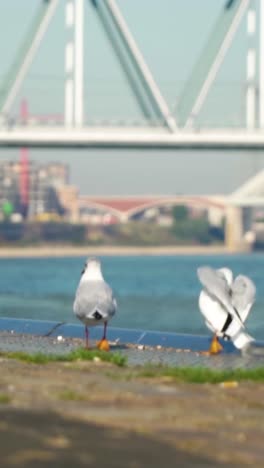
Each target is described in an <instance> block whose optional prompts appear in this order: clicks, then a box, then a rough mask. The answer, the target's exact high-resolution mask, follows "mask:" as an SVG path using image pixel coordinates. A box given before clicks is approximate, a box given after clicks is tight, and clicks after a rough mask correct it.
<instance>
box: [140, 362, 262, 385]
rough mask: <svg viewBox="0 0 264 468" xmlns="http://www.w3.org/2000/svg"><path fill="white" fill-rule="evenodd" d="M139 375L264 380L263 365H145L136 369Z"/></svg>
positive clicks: (187, 379) (205, 380) (195, 379)
mask: <svg viewBox="0 0 264 468" xmlns="http://www.w3.org/2000/svg"><path fill="white" fill-rule="evenodd" d="M137 375H138V376H139V377H152V378H154V377H172V378H174V379H175V380H177V381H179V382H191V383H220V382H226V381H238V382H240V381H243V380H244V381H245V380H251V381H254V382H264V367H258V368H254V369H223V370H215V369H209V368H206V367H163V366H145V367H143V368H142V370H139V371H138V374H137Z"/></svg>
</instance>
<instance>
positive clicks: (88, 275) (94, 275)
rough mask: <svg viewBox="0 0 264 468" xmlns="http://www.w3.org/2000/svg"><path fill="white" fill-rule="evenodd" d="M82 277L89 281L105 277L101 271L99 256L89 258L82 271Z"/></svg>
mask: <svg viewBox="0 0 264 468" xmlns="http://www.w3.org/2000/svg"><path fill="white" fill-rule="evenodd" d="M82 279H85V280H88V281H89V280H90V281H97V280H102V279H103V276H102V271H101V262H100V260H99V259H98V258H95V257H90V258H88V260H87V261H86V263H85V266H84V269H83V271H82Z"/></svg>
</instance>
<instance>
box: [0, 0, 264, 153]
mask: <svg viewBox="0 0 264 468" xmlns="http://www.w3.org/2000/svg"><path fill="white" fill-rule="evenodd" d="M60 1H62V0H39V10H38V11H37V13H36V16H35V18H34V21H33V23H32V24H31V26H30V30H29V31H28V34H27V36H26V37H25V40H24V42H23V44H22V45H21V50H20V51H19V54H18V56H17V57H16V58H15V60H14V61H13V65H12V66H11V67H10V70H9V72H8V74H7V78H6V80H5V82H4V84H3V86H2V89H0V147H21V146H27V147H37V148H51V147H52V148H81V147H93V148H168V149H190V148H193V149H200V148H201V149H212V148H214V149H227V148H228V149H253V150H258V149H263V148H264V2H263V0H226V2H225V3H224V5H223V9H222V11H221V13H220V16H219V18H218V20H217V22H216V24H215V25H213V28H212V33H211V35H210V37H209V38H208V42H207V43H206V44H205V46H204V49H203V51H202V54H201V58H200V59H199V60H198V61H197V63H196V64H195V66H194V68H193V72H192V74H191V76H190V77H189V79H188V80H187V82H186V84H185V87H184V90H183V93H182V95H181V96H180V99H179V102H178V105H177V108H176V112H173V111H172V109H171V106H170V105H169V104H168V103H167V102H166V100H165V99H164V97H163V95H162V93H161V91H160V89H159V87H158V85H157V83H156V81H155V78H154V76H153V74H152V72H151V70H150V69H149V67H148V65H147V63H146V61H145V59H144V57H143V54H142V52H141V50H140V49H139V47H138V45H137V43H136V40H135V38H134V36H133V34H132V32H131V31H130V29H129V27H128V25H127V23H126V21H125V19H124V17H123V15H122V12H121V9H120V8H119V6H118V4H117V2H116V0H86V1H85V0H65V2H64V3H65V10H64V11H65V28H66V30H67V41H66V44H65V89H64V115H63V116H62V121H60V122H59V125H58V122H54V121H53V122H51V121H50V122H47V124H46V125H42V124H41V123H40V122H39V121H38V119H36V118H35V119H32V117H31V116H30V115H29V114H28V113H27V111H26V110H25V109H24V111H23V110H22V112H21V113H20V115H19V117H18V118H16V119H13V118H12V117H11V116H12V111H13V107H14V102H15V99H16V97H17V95H18V92H19V90H20V88H21V85H22V83H23V80H24V79H25V77H26V75H27V73H28V70H29V69H30V66H31V64H32V62H33V60H34V57H35V56H36V53H37V51H38V49H39V46H40V44H41V43H42V41H43V40H44V39H45V35H46V33H47V29H48V26H49V24H50V22H51V20H52V18H53V16H54V14H55V12H56V10H57V7H58V4H59V2H60ZM87 2H89V3H90V4H91V5H92V7H93V8H94V11H95V12H96V14H97V16H98V18H99V20H100V23H101V26H102V28H103V29H104V30H105V33H106V35H107V37H108V40H109V41H110V42H111V45H112V47H113V49H114V51H115V53H116V56H117V58H118V60H119V62H120V65H121V67H122V69H123V72H124V74H125V76H126V78H127V81H128V83H129V85H130V88H131V90H132V92H133V95H134V98H135V100H136V102H137V104H138V106H139V108H140V110H141V113H142V116H143V118H144V119H145V122H146V125H144V126H137V125H134V126H131V125H130V126H126V125H124V126H118V125H107V126H102V125H100V126H94V125H87V124H86V123H85V112H84V99H83V89H84V46H85V44H84V27H85V25H84V8H85V7H86V3H87ZM120 4H121V2H120ZM258 13H259V14H258ZM245 17H246V19H247V35H248V51H247V57H246V69H247V74H246V75H247V83H246V96H245V98H246V128H243V129H232V130H231V129H213V130H212V129H205V128H203V129H199V128H198V126H197V118H198V116H199V114H200V112H201V109H202V108H203V106H204V104H205V102H206V98H207V96H208V93H209V91H210V89H211V87H212V84H213V83H214V81H215V79H216V76H217V74H218V71H219V69H220V67H221V65H222V63H223V61H224V59H225V56H226V54H227V51H228V50H229V48H230V46H231V45H232V42H233V40H234V37H235V35H236V32H237V30H238V28H239V25H240V24H241V21H242V19H243V18H245ZM257 41H258V42H259V47H256V42H257Z"/></svg>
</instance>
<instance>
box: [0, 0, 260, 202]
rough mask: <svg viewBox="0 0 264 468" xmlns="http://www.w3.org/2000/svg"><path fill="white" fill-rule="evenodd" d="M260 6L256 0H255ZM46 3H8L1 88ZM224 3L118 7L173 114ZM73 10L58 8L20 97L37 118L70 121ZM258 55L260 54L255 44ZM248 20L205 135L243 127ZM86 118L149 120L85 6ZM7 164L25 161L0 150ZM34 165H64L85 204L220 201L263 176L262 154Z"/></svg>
mask: <svg viewBox="0 0 264 468" xmlns="http://www.w3.org/2000/svg"><path fill="white" fill-rule="evenodd" d="M253 1H254V0H253ZM39 3H40V2H36V1H35V0H27V1H26V2H25V1H24V2H21V1H18V0H10V1H9V2H5V1H4V0H0V8H1V15H0V31H1V32H0V35H1V38H2V40H1V41H0V57H1V72H0V87H1V86H3V84H4V82H5V79H6V73H7V71H8V69H9V67H10V65H11V63H12V61H13V60H14V59H15V57H16V54H17V52H18V50H19V47H20V46H21V42H22V40H23V38H24V37H25V34H26V32H27V30H28V28H29V26H30V24H31V22H32V20H33V17H34V14H35V13H36V9H37V8H38V7H39ZM225 4H226V1H225V0H222V1H219V0H200V1H194V0H186V1H185V2H181V1H179V0H173V1H172V0H162V1H161V0H158V1H156V2H155V3H153V4H151V7H150V3H149V2H148V1H147V0H143V1H141V2H135V1H133V0H119V1H118V5H119V7H120V9H121V11H122V13H123V15H124V17H125V19H126V21H127V23H128V26H129V28H130V30H131V32H132V34H133V35H134V37H135V39H136V41H137V44H138V45H139V47H140V49H141V51H142V53H143V56H144V58H145V60H146V62H147V64H148V65H149V67H150V70H151V71H152V73H153V75H154V77H155V79H156V81H157V83H158V85H159V87H160V89H161V91H162V94H163V96H164V97H165V99H166V100H167V102H168V104H169V106H170V109H172V110H173V111H174V112H175V111H176V109H177V102H178V100H179V97H180V96H181V94H182V92H183V89H184V85H185V84H186V81H187V79H188V78H189V77H190V75H191V73H192V70H193V67H194V65H195V63H196V62H197V60H198V59H199V58H200V56H201V52H202V50H203V47H204V45H205V44H206V43H207V42H208V40H209V37H210V34H211V32H212V30H213V28H214V24H215V23H216V21H217V18H218V17H219V15H220V14H221V11H222V10H223V8H224V6H225ZM64 8H65V2H64V1H63V0H61V1H60V2H59V6H58V9H57V11H56V14H55V15H54V18H53V19H52V21H51V24H50V27H49V29H48V31H47V34H46V35H45V39H44V41H43V42H42V44H41V46H40V49H39V51H38V53H37V56H36V58H35V60H34V62H33V64H32V66H31V67H30V70H29V73H28V74H27V77H26V79H25V81H24V83H23V86H22V88H21V90H20V92H19V94H18V96H17V99H16V102H15V105H14V113H17V114H18V113H19V106H20V102H21V100H22V99H26V100H27V103H28V107H29V112H30V113H31V114H34V115H36V114H37V115H47V114H51V115H52V114H56V115H62V114H63V105H64V80H65V75H64V48H65V38H66V30H65V18H64ZM255 46H256V48H257V47H258V46H257V44H255ZM247 47H248V38H247V35H246V17H244V19H243V20H242V22H241V25H240V27H239V29H238V31H237V33H236V36H235V39H234V41H233V44H232V46H231V47H230V50H229V51H228V53H227V56H226V58H225V60H224V62H223V65H222V66H221V69H220V71H219V73H218V76H217V79H216V81H215V83H214V84H213V86H212V90H211V91H210V93H209V95H208V97H207V99H206V102H205V105H204V106H203V109H202V112H201V115H200V118H199V123H200V124H201V126H206V127H213V126H228V127H239V126H243V125H245V93H246V51H247ZM84 55H85V72H84V76H85V78H84V108H85V117H86V119H87V120H88V121H104V120H107V119H108V120H109V119H112V120H115V119H116V120H122V119H123V120H126V121H140V120H142V116H141V114H140V112H139V109H138V107H137V103H136V102H135V99H134V98H133V96H132V94H131V91H130V88H129V86H128V84H127V81H126V78H125V76H124V74H123V71H122V70H121V67H120V65H119V63H118V61H117V59H116V56H115V53H114V51H113V48H112V46H111V44H110V43H109V41H108V40H107V38H106V35H105V32H104V30H103V28H102V27H101V24H100V23H99V21H98V18H97V16H96V14H95V12H94V10H93V8H92V6H91V4H90V3H89V2H86V5H85V54H84ZM0 157H1V158H2V159H3V158H4V159H16V158H19V151H17V150H11V149H4V150H2V149H1V150H0ZM30 159H33V160H36V161H42V162H43V161H45V162H49V161H60V162H62V163H66V164H68V165H69V167H70V174H71V182H72V183H73V184H74V185H77V186H78V187H79V189H80V192H81V193H82V194H92V195H129V194H131V195H141V194H161V195H165V194H179V193H180V194H182V193H183V194H221V193H229V192H231V191H233V190H235V189H236V188H237V187H238V186H239V185H241V183H243V182H244V181H245V180H246V179H248V178H249V177H251V176H252V175H253V174H255V173H256V172H257V171H258V170H260V169H261V168H262V167H263V165H264V164H263V163H264V158H263V155H262V152H255V153H253V152H250V151H244V152H242V151H232V152H231V151H224V152H222V151H206V152H205V151H197V150H196V151H182V150H177V151H175V150H168V151H167V150H166V151H164V150H163V151H162V150H151V151H150V150H145V151H142V150H137V151H135V150H118V151H117V150H110V149H109V150H98V149H96V150H95V149H87V150H72V149H69V150H66V151H65V150H56V151H55V150H30Z"/></svg>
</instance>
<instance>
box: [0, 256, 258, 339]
mask: <svg viewBox="0 0 264 468" xmlns="http://www.w3.org/2000/svg"><path fill="white" fill-rule="evenodd" d="M101 261H102V267H103V274H104V277H105V279H106V281H107V282H108V283H109V284H110V285H111V286H112V288H113V289H114V291H115V295H116V297H117V301H118V306H119V310H118V313H117V314H116V316H115V317H114V318H113V320H112V322H111V324H112V325H113V326H115V327H126V328H141V329H144V330H160V331H171V332H179V333H195V334H208V330H207V328H206V327H205V325H204V322H203V319H202V316H201V314H200V312H199V310H198V305H197V304H198V296H199V292H200V285H199V282H198V279H197V276H196V269H197V267H198V266H200V265H211V266H213V267H217V268H219V267H223V266H227V267H229V268H231V269H232V270H233V271H234V274H239V273H243V274H246V275H248V276H249V277H250V278H251V279H252V280H253V281H254V282H255V284H256V287H257V299H256V303H255V305H254V307H253V309H252V313H251V314H250V316H249V318H248V321H247V327H248V330H249V332H250V333H252V334H253V335H254V336H255V337H256V338H258V339H260V340H263V339H264V278H263V271H264V254H263V253H261V254H259V253H258V254H256V253H254V254H249V255H235V256H234V255H230V256H229V255H225V256H223V255H219V256H208V255H197V256H196V255H195V256H194V255H188V256H181V255H180V256H158V257H156V256H153V257H149V256H135V257H130V256H128V257H101ZM84 262H85V258H84V257H79V258H78V257H77V258H70V257H67V258H39V259H38V258H34V259H33V258H28V259H27V258H26V259H1V260H0V315H1V316H2V317H18V318H32V319H41V320H58V321H66V322H76V319H75V317H74V315H73V312H72V304H73V300H74V295H75V290H76V287H77V285H78V282H79V278H80V273H81V271H82V267H83V264H84Z"/></svg>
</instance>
